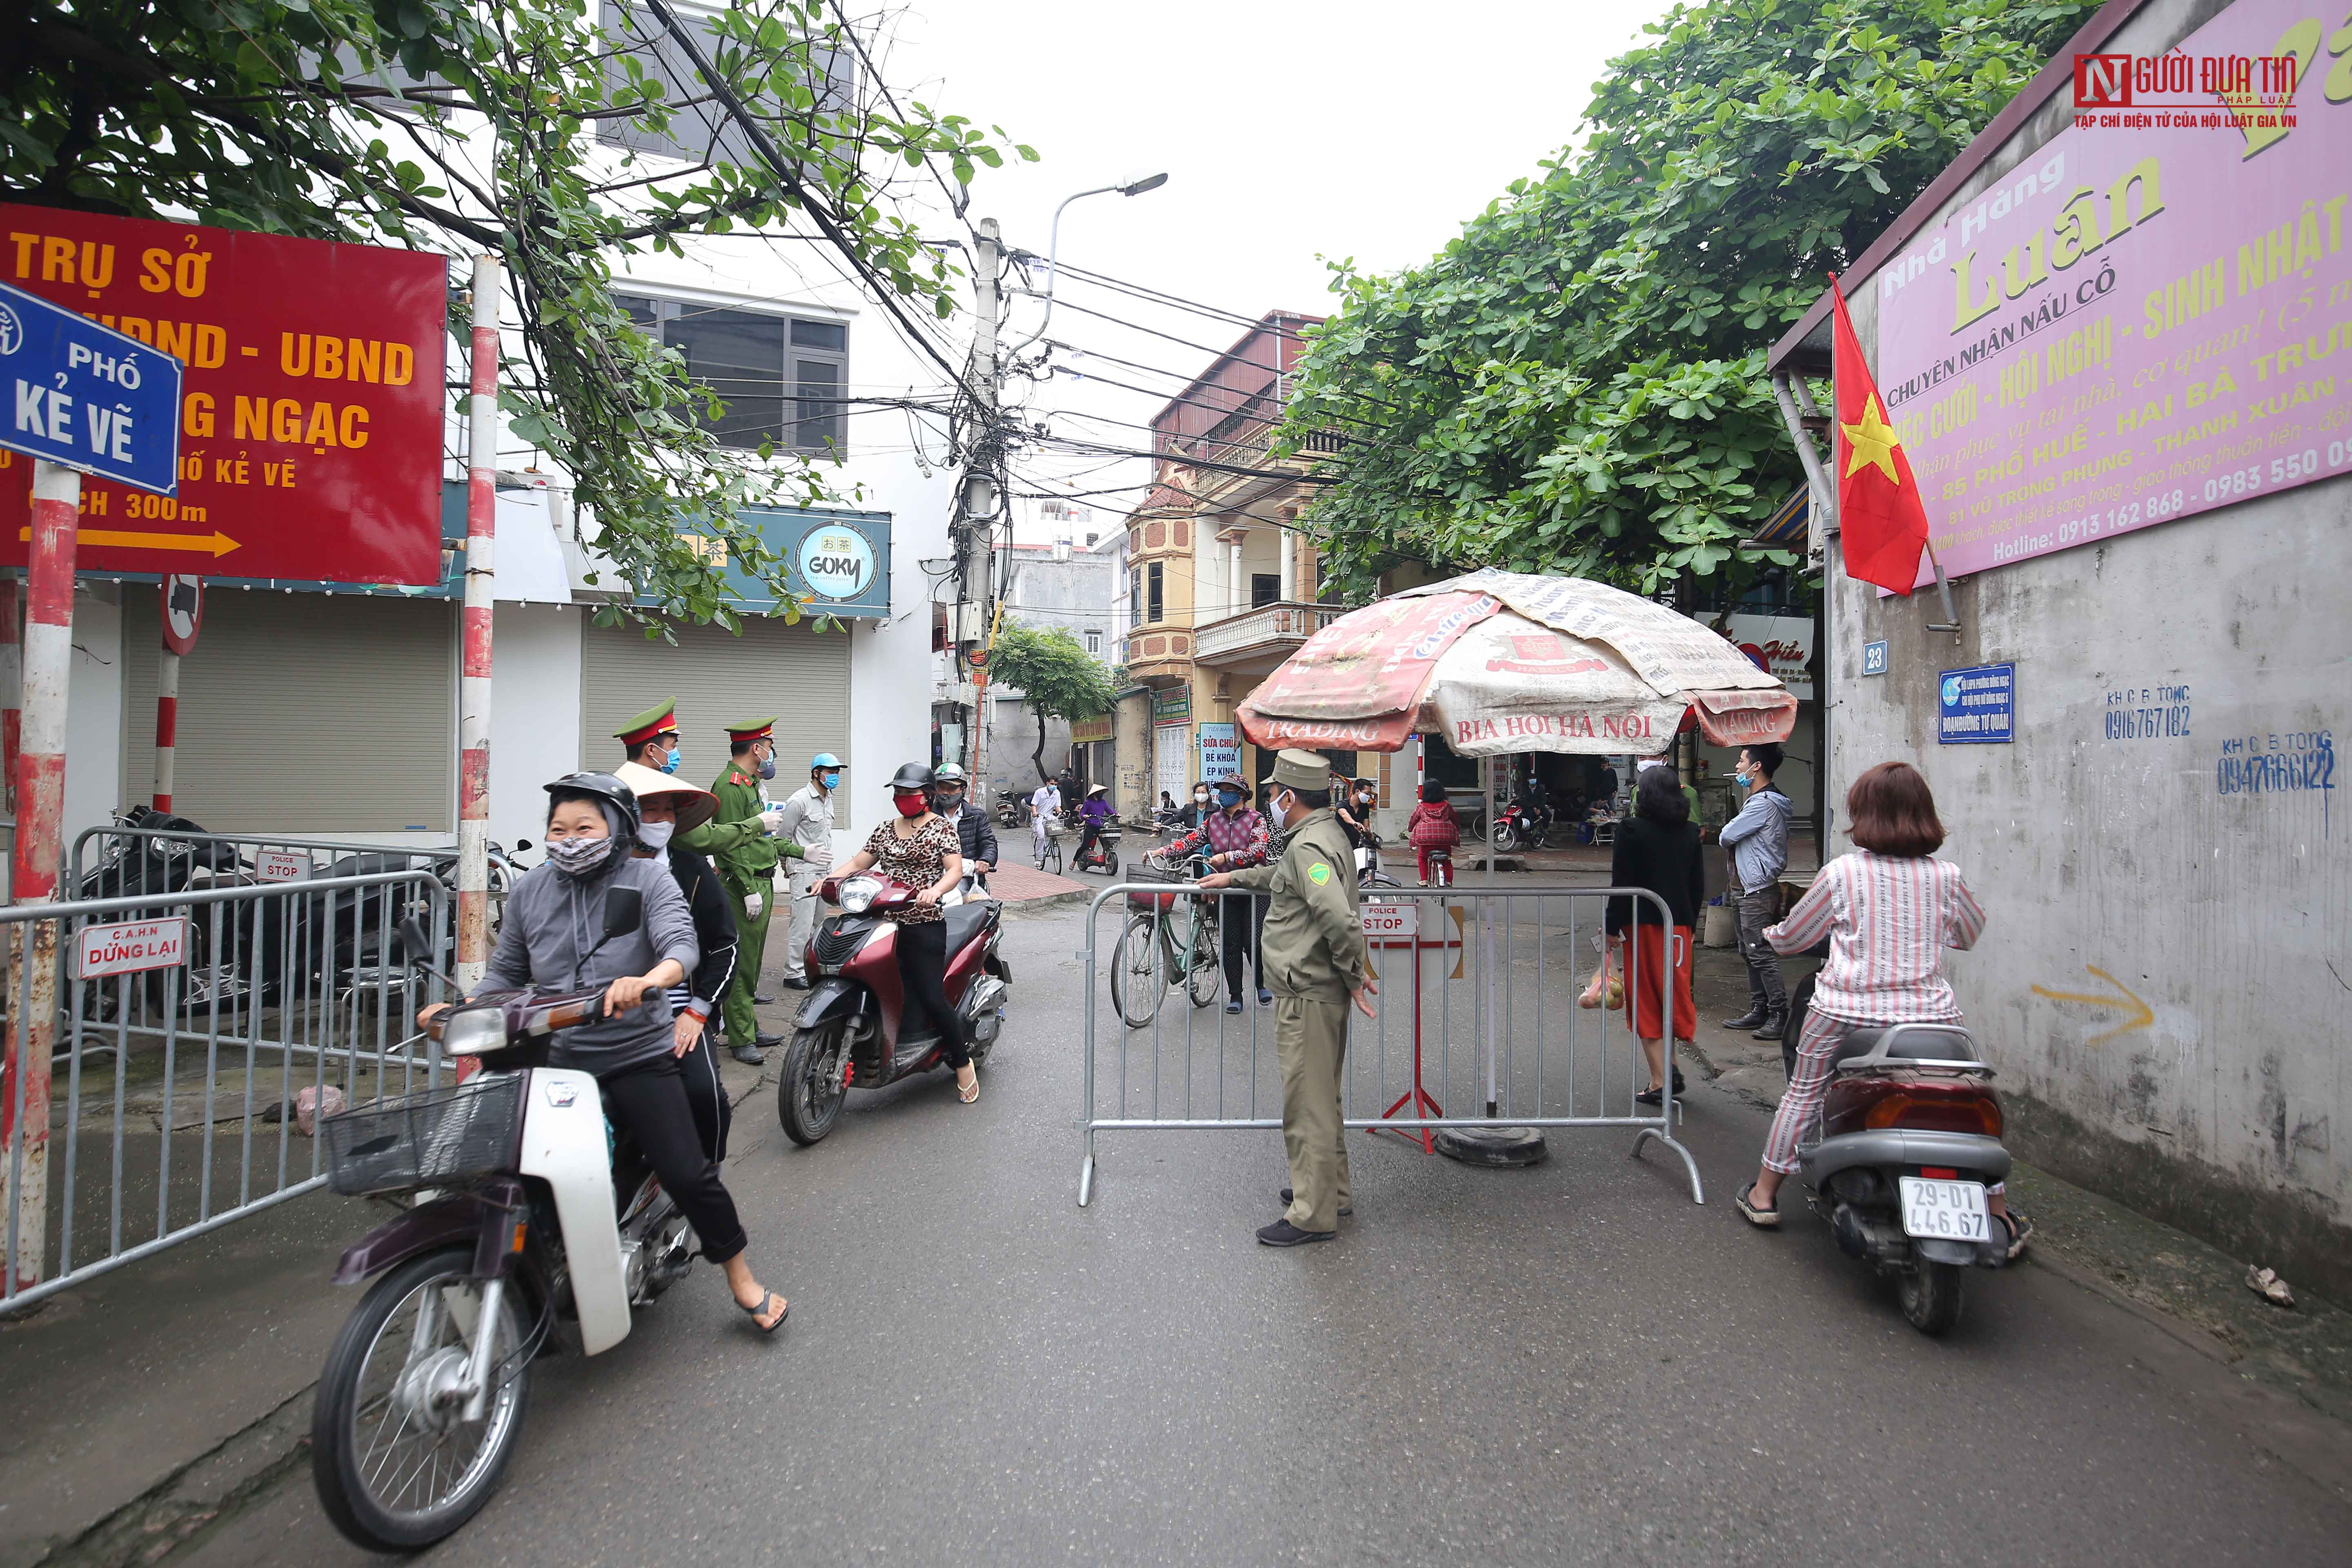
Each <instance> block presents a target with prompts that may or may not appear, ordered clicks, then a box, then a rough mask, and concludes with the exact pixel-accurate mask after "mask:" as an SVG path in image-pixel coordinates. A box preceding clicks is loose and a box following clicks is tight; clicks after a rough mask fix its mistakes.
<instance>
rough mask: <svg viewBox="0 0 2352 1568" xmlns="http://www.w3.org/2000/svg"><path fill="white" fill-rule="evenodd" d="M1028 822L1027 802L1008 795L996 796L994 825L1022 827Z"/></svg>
mask: <svg viewBox="0 0 2352 1568" xmlns="http://www.w3.org/2000/svg"><path fill="white" fill-rule="evenodd" d="M1028 822H1029V803H1028V802H1027V801H1025V800H1019V799H1016V798H1014V797H1013V796H1012V795H998V796H997V797H996V825H997V826H999V827H1024V826H1028Z"/></svg>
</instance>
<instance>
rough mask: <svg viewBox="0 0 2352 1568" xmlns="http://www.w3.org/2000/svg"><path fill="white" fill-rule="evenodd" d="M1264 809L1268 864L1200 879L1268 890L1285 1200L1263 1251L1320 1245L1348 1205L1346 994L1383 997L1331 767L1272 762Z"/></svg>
mask: <svg viewBox="0 0 2352 1568" xmlns="http://www.w3.org/2000/svg"><path fill="white" fill-rule="evenodd" d="M1273 814H1274V817H1275V820H1276V822H1278V823H1279V824H1280V825H1281V826H1283V827H1284V828H1286V830H1287V832H1288V841H1287V843H1286V846H1285V847H1284V849H1283V852H1282V858H1281V859H1279V860H1278V861H1276V863H1274V864H1273V865H1271V866H1255V867H1252V868H1249V869H1248V870H1245V871H1227V872H1220V873H1219V874H1217V875H1215V876H1212V877H1203V878H1202V879H1201V882H1200V885H1201V887H1202V888H1203V889H1213V888H1228V887H1230V888H1249V889H1265V890H1268V891H1271V892H1272V893H1273V895H1274V897H1273V900H1272V901H1271V902H1270V903H1269V904H1268V906H1267V908H1266V911H1265V935H1264V936H1263V937H1261V938H1260V939H1259V945H1258V964H1259V970H1258V973H1260V974H1261V975H1263V976H1264V977H1265V979H1266V980H1267V981H1268V982H1270V983H1271V984H1272V985H1273V987H1274V1046H1275V1055H1276V1058H1278V1059H1279V1060H1280V1062H1281V1064H1282V1145H1283V1150H1284V1152H1286V1154H1287V1155H1288V1156H1289V1158H1290V1185H1289V1186H1287V1187H1285V1188H1284V1189H1283V1191H1282V1198H1283V1202H1284V1203H1286V1205H1289V1206H1288V1207H1287V1208H1286V1209H1285V1210H1284V1212H1283V1216H1282V1217H1281V1218H1280V1219H1278V1220H1276V1221H1275V1222H1274V1223H1273V1224H1272V1225H1270V1226H1266V1227H1265V1229H1263V1230H1261V1231H1259V1232H1258V1233H1257V1238H1258V1240H1259V1241H1260V1242H1262V1243H1264V1244H1265V1246H1267V1247H1297V1246H1298V1245H1299V1244H1300V1243H1301V1242H1308V1241H1328V1240H1329V1239H1330V1238H1331V1237H1333V1236H1335V1235H1336V1234H1338V1232H1339V1216H1340V1215H1343V1214H1347V1213H1349V1210H1350V1208H1351V1207H1352V1202H1351V1199H1350V1196H1349V1190H1348V1148H1347V1143H1346V1142H1345V1140H1346V1137H1347V1132H1346V1129H1345V1128H1343V1127H1342V1126H1341V1125H1340V1119H1341V1114H1342V1113H1341V1111H1340V1109H1339V1068H1340V1064H1341V1062H1342V1061H1343V1060H1344V1059H1345V1058H1346V1056H1347V1052H1348V1001H1349V996H1350V995H1351V994H1352V995H1353V996H1354V998H1355V1005H1357V1006H1358V1007H1360V1008H1362V1009H1363V1013H1364V1016H1366V1017H1368V1018H1369V1017H1371V1016H1373V1013H1372V1004H1371V1001H1370V998H1372V997H1373V996H1376V995H1378V994H1380V989H1381V988H1380V985H1379V984H1378V983H1377V982H1375V981H1374V980H1373V978H1372V973H1371V969H1370V964H1369V963H1367V961H1366V952H1365V947H1364V931H1363V927H1362V925H1361V923H1360V921H1359V918H1358V916H1357V913H1356V857H1355V855H1354V853H1353V851H1352V848H1351V847H1350V846H1349V842H1348V831H1347V829H1346V828H1345V827H1344V826H1341V825H1340V823H1339V817H1338V816H1336V815H1334V814H1333V812H1332V810H1331V767H1330V764H1329V763H1326V762H1325V761H1324V760H1323V759H1322V758H1321V757H1318V756H1317V755H1316V754H1315V753H1314V752H1292V751H1285V752H1281V753H1280V754H1279V755H1277V756H1276V758H1275V763H1274V798H1273Z"/></svg>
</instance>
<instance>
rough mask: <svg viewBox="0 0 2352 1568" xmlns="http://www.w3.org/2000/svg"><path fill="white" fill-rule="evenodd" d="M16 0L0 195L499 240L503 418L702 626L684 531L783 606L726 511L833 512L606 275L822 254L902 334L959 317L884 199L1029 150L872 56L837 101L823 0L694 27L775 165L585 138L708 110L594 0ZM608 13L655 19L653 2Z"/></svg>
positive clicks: (214, 218) (216, 218)
mask: <svg viewBox="0 0 2352 1568" xmlns="http://www.w3.org/2000/svg"><path fill="white" fill-rule="evenodd" d="M5 10H6V11H7V12H8V15H7V16H6V17H5V18H0V57H5V58H7V59H8V60H9V62H10V65H9V68H8V70H7V71H6V72H5V73H0V200H11V201H22V202H28V203H34V204H37V205H47V206H56V207H68V208H76V209H79V210H82V211H89V212H100V213H111V214H117V215H122V216H137V217H160V218H167V219H173V220H176V221H182V222H185V221H191V220H193V221H194V222H198V223H204V224H210V225H215V226H222V227H227V228H238V229H257V230H262V231H266V232H269V233H276V234H288V235H297V236H303V237H312V238H320V239H341V240H357V241H374V242H380V243H392V244H399V245H407V246H413V247H420V248H426V249H436V250H440V251H443V252H445V253H448V254H452V255H457V256H463V255H467V254H471V253H475V252H478V251H482V250H491V251H496V252H497V253H498V254H499V255H500V256H501V257H502V258H504V261H505V263H506V267H507V268H508V275H509V279H511V281H512V286H513V289H514V292H515V295H516V299H517V303H518V304H519V305H520V316H521V323H522V324H521V331H520V346H521V356H520V363H517V364H511V365H509V366H506V367H503V370H502V374H501V384H503V385H506V386H508V387H509V388H510V390H509V391H507V392H505V393H503V394H502V395H501V404H502V406H503V407H504V409H505V411H506V412H507V414H508V415H509V418H510V420H511V426H510V427H511V428H512V430H513V431H514V432H515V434H517V435H518V436H519V437H521V438H522V439H523V440H526V441H529V442H530V443H532V444H533V445H534V446H537V447H541V448H542V449H544V450H545V451H547V452H548V453H549V454H550V455H551V457H552V458H554V460H555V461H556V462H557V463H558V464H560V465H561V466H562V468H564V469H565V470H567V471H568V472H569V473H570V474H571V475H572V479H573V480H574V483H575V485H576V487H577V489H576V494H577V497H578V499H579V500H580V502H581V503H582V504H583V507H585V508H587V509H589V510H591V511H592V512H593V517H594V518H595V520H596V521H597V523H598V524H599V525H600V528H601V537H600V538H599V540H598V545H599V548H600V549H602V550H603V551H604V552H605V553H607V554H608V555H610V556H611V557H612V559H613V560H614V563H615V564H616V565H617V566H618V568H619V570H620V573H621V575H623V576H624V577H625V578H626V579H627V580H628V581H629V583H630V584H632V585H633V586H634V587H635V589H636V591H637V592H638V593H640V594H644V595H652V596H653V597H654V598H656V600H657V601H659V602H660V603H661V605H663V606H664V607H665V608H667V609H668V610H670V611H673V612H675V613H678V614H683V615H686V616H690V617H691V618H694V619H700V620H709V619H719V620H721V621H730V622H731V620H732V616H731V615H730V613H729V612H728V611H727V609H726V607H725V603H724V601H723V599H722V598H721V596H720V579H719V574H718V573H717V571H716V570H714V567H713V564H712V563H713V561H714V559H716V558H719V557H720V556H721V554H722V552H719V551H717V550H712V549H710V548H709V545H708V544H707V543H702V542H697V543H702V547H701V548H699V549H698V548H696V546H695V544H690V543H689V542H687V541H686V540H684V539H681V538H680V533H681V531H682V524H681V521H680V518H681V516H682V515H690V516H691V517H692V518H693V519H694V521H693V523H692V525H691V527H692V530H693V531H699V532H701V533H703V534H706V535H708V536H710V537H711V538H715V539H716V540H718V541H719V542H723V544H724V546H725V550H724V552H723V555H724V556H725V557H727V558H731V560H732V562H733V563H734V564H735V565H736V566H738V567H739V568H740V569H742V570H745V571H747V572H749V573H750V574H752V575H753V576H755V577H758V578H760V579H761V580H762V581H764V582H766V583H768V584H770V585H771V586H772V588H774V589H775V590H776V592H777V593H778V595H779V597H780V598H785V599H786V603H787V604H788V605H789V603H790V600H789V598H788V597H787V596H786V595H784V591H783V583H784V576H785V563H783V561H782V559H781V558H780V557H778V556H777V555H776V554H775V552H772V551H771V550H769V549H768V548H767V547H766V545H765V544H764V543H763V542H762V541H761V538H760V536H759V534H758V532H757V531H756V530H755V529H753V528H751V527H750V526H749V525H748V524H746V523H745V522H743V521H740V519H739V518H738V516H737V509H738V508H739V507H740V506H742V505H744V504H746V503H748V502H751V501H753V500H782V501H784V502H786V503H787V504H807V503H814V502H818V501H822V500H830V499H835V498H833V497H832V496H831V495H830V492H829V489H828V485H827V483H826V480H825V478H824V471H823V469H822V468H819V467H817V466H815V465H814V464H812V463H811V462H810V461H809V460H808V459H807V458H803V457H801V456H799V455H796V454H780V453H773V452H762V453H760V454H758V455H757V456H756V457H754V456H752V455H751V454H745V453H741V452H738V451H733V450H730V449H729V448H726V447H720V446H719V444H718V442H717V440H716V439H715V438H714V437H713V436H712V435H711V433H710V432H709V429H708V428H707V427H706V425H705V423H704V420H705V416H709V415H714V414H716V413H717V412H718V411H719V407H720V405H719V402H718V400H717V399H715V398H714V397H713V396H712V395H710V394H709V392H707V391H706V390H704V389H703V388H701V387H699V386H698V385H697V384H695V383H694V382H693V381H692V380H690V379H689V378H688V374H687V372H686V366H685V364H684V363H683V362H682V361H681V359H680V357H679V356H678V355H677V353H675V352H673V351H670V350H667V349H665V348H664V347H663V346H662V345H661V344H660V343H659V342H656V341H654V340H652V339H650V338H647V337H646V336H645V335H644V334H642V333H640V332H638V331H636V330H635V328H634V327H633V326H632V325H631V324H630V322H629V320H628V318H627V316H626V314H625V312H624V311H623V310H621V309H620V308H619V307H618V306H617V305H616V304H615V303H614V300H613V298H612V294H611V289H610V285H611V279H612V274H613V269H614V265H615V263H616V262H617V261H619V260H620V259H621V258H626V257H628V256H630V255H633V254H636V253H639V252H642V251H646V250H656V249H659V250H668V251H672V252H677V251H679V248H680V247H679V241H680V239H681V237H684V236H688V235H696V234H721V233H727V232H730V230H740V229H747V228H748V229H756V230H761V231H766V232H771V233H776V234H783V235H789V236H792V237H796V238H802V239H805V240H808V241H810V242H812V244H813V245H821V246H824V247H829V248H830V249H831V250H832V251H833V252H834V253H835V262H836V263H837V264H838V265H840V266H842V267H844V268H846V269H848V270H849V271H851V272H853V273H854V274H855V275H856V276H857V277H858V278H859V279H861V280H862V281H864V282H865V284H866V286H867V289H868V290H869V292H870V293H871V294H872V295H873V296H874V297H875V298H876V299H877V301H878V302H880V303H881V304H883V305H885V306H886V307H888V308H891V309H892V310H903V311H905V313H906V319H907V320H908V321H910V322H911V323H912V324H914V325H920V323H921V321H922V320H923V319H924V318H933V319H943V318H945V317H947V316H949V315H950V313H951V311H952V310H953V309H954V307H955V297H954V294H953V292H952V289H953V286H954V283H955V274H954V273H953V271H952V270H951V269H950V268H949V267H948V265H947V264H946V263H945V261H944V260H942V259H941V257H940V253H939V252H937V251H936V250H933V249H930V248H927V247H924V246H923V245H922V244H921V243H920V240H919V236H918V233H917V230H916V228H915V226H913V225H912V224H911V223H910V222H908V220H907V219H906V218H904V217H903V216H900V215H899V213H898V206H897V204H896V203H895V201H894V200H893V195H894V189H895V183H896V182H901V181H905V180H908V179H929V178H933V177H935V176H934V169H935V168H936V177H937V178H939V179H940V180H941V181H942V182H944V180H945V178H947V177H949V176H952V178H954V179H955V180H957V181H969V180H970V179H971V177H972V175H973V174H974V173H975V172H976V169H977V168H978V167H979V166H981V165H987V166H991V167H994V166H998V165H1000V164H1001V163H1002V162H1003V158H1004V156H1005V155H1006V153H1008V152H1010V153H1013V155H1015V156H1019V157H1024V158H1034V156H1035V154H1034V153H1031V152H1030V151H1029V150H1028V149H1027V148H1025V147H1017V148H1016V147H1008V146H1005V145H1004V144H1003V133H1002V132H996V133H994V134H993V135H992V134H991V133H989V132H982V131H980V130H976V129H974V128H973V127H972V126H971V124H970V123H969V122H967V121H965V120H963V119H962V118H961V117H960V116H956V115H949V114H941V113H938V112H936V111H934V110H930V109H928V108H926V107H925V106H923V105H921V104H913V105H910V106H903V107H902V106H901V105H899V104H898V103H897V102H896V101H895V100H892V99H890V97H889V96H888V94H887V90H886V89H883V87H882V85H881V84H880V83H878V82H876V81H874V80H873V79H872V75H871V69H870V65H868V66H867V67H866V68H863V69H861V70H859V72H858V73H857V82H856V91H855V92H852V93H850V94H848V95H841V94H838V93H832V94H829V93H828V92H827V91H826V88H827V84H828V72H827V68H826V67H827V64H828V63H829V62H831V61H833V60H835V58H842V59H848V58H856V59H859V60H861V61H862V60H864V58H865V57H864V51H863V40H862V38H861V37H858V36H856V34H855V33H854V32H853V31H852V30H851V29H850V28H849V27H848V26H846V25H845V23H844V22H843V21H842V20H841V18H840V16H839V13H837V12H835V11H830V10H828V8H827V0H738V3H737V4H734V5H730V8H729V9H727V10H726V11H724V12H723V13H721V14H720V16H719V17H718V18H717V19H716V21H715V22H713V23H711V24H710V31H709V32H708V33H704V34H702V35H700V37H699V38H698V42H700V44H701V45H702V46H703V47H704V49H705V53H706V55H707V57H709V58H710V60H711V63H712V66H713V68H714V70H715V72H716V74H717V75H718V76H719V78H720V79H722V80H724V81H725V82H726V83H728V85H729V87H730V91H731V92H732V93H734V94H735V95H736V96H737V97H738V98H739V99H740V100H741V101H742V102H743V103H744V104H745V105H746V106H747V111H748V113H749V115H750V118H751V121H753V122H755V123H756V124H757V126H758V128H759V129H760V130H761V131H762V132H765V133H766V135H767V137H768V138H769V139H770V140H771V142H772V143H773V144H774V146H775V147H776V149H777V150H778V152H779V153H780V154H781V159H780V163H781V168H780V169H779V168H771V167H770V166H769V165H768V164H767V163H766V161H765V160H760V159H752V160H751V161H750V166H744V165H742V164H739V163H733V162H730V161H728V155H727V154H725V153H723V152H722V153H715V154H713V155H712V156H711V157H709V158H706V159H705V161H704V162H703V163H700V164H698V165H690V164H687V163H682V162H680V161H678V160H675V159H659V158H640V157H638V156H636V155H635V154H633V153H622V152H620V151H619V150H617V149H616V148H614V147H613V146H611V145H609V144H600V143H599V142H597V140H596V135H595V132H596V130H597V127H598V125H599V124H600V123H601V122H604V121H614V120H619V121H629V122H631V123H633V124H634V125H635V126H637V127H640V128H642V129H644V130H646V131H651V132H668V131H669V129H670V127H671V124H672V121H673V117H674V116H676V115H677V113H678V112H679V110H681V109H682V108H684V107H687V105H688V103H694V102H701V103H704V104H708V103H709V101H710V100H711V99H712V97H713V96H714V95H712V94H710V92H709V89H708V87H707V84H706V83H704V82H702V81H700V80H696V81H693V82H692V84H691V85H692V92H693V94H694V96H693V97H690V98H689V99H688V100H685V101H684V102H681V101H680V100H677V99H676V98H675V97H674V96H673V95H672V94H671V93H670V91H669V90H668V89H667V88H666V87H665V84H664V83H663V81H662V80H661V79H660V77H659V75H658V74H656V72H653V71H649V70H647V69H646V66H645V64H644V58H643V57H644V53H645V43H644V39H643V37H638V38H635V39H631V38H625V37H613V36H611V35H610V34H609V33H607V32H606V31H605V30H604V28H602V27H600V26H597V25H595V23H594V21H593V16H594V15H595V12H594V7H593V0H62V3H61V4H58V5H46V6H45V5H31V6H9V7H5ZM685 15H686V16H688V17H689V18H693V17H695V16H697V14H696V13H691V12H689V13H686V14H685ZM625 16H634V17H635V18H636V20H637V21H638V22H639V23H644V24H648V25H650V22H651V17H650V15H649V13H647V12H646V11H645V10H643V9H638V8H635V7H633V8H632V10H631V11H630V12H628V13H625ZM687 26H698V22H696V21H693V20H689V21H688V23H687ZM404 83H405V84H419V83H421V84H422V85H408V86H403V85H401V84H404ZM680 139H681V140H685V137H684V135H683V133H682V132H681V138H680ZM735 142H736V144H738V145H742V144H747V143H746V142H745V139H744V138H743V137H741V136H738V137H737V138H735ZM723 145H725V143H722V146H723ZM458 271H459V274H460V276H461V277H462V274H463V268H459V269H458ZM942 376H943V378H944V376H945V372H944V371H943V372H942Z"/></svg>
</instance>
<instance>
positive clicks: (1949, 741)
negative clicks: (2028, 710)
mask: <svg viewBox="0 0 2352 1568" xmlns="http://www.w3.org/2000/svg"><path fill="white" fill-rule="evenodd" d="M1937 680H1938V684H1937V691H1936V696H1937V703H1938V711H1937V720H1936V739H1937V741H1938V742H1941V743H1942V744H1944V745H1947V746H1958V745H1984V744H1993V743H2006V742H2008V741H2010V740H2011V739H2012V736H2011V728H2012V726H2013V724H2014V721H2015V719H2016V710H2017V667H2016V666H2015V665H2013V664H1979V665H1974V666H1971V667H1970V668H1967V669H1948V670H1945V671H1943V673H1942V674H1941V675H1940V676H1939V677H1938V678H1937Z"/></svg>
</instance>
